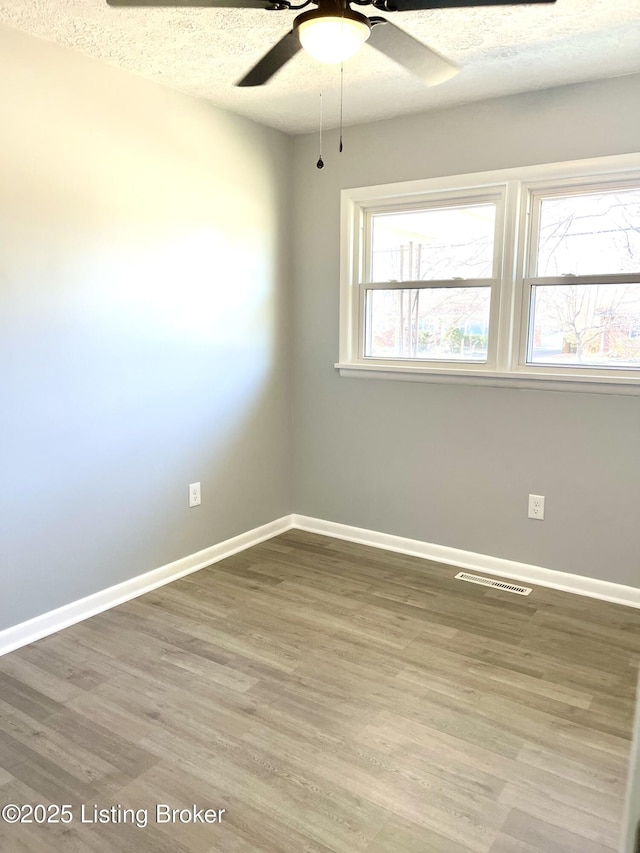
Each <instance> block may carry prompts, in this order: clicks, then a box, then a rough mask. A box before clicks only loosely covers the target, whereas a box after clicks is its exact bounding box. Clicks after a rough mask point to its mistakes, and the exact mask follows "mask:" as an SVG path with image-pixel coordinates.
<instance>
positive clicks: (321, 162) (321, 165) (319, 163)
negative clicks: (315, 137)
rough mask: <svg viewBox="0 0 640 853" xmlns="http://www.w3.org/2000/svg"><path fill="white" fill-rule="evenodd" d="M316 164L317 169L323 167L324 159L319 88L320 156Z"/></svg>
mask: <svg viewBox="0 0 640 853" xmlns="http://www.w3.org/2000/svg"><path fill="white" fill-rule="evenodd" d="M316 166H317V167H318V169H324V160H323V159H322V89H321V90H320V156H319V157H318V162H317V163H316Z"/></svg>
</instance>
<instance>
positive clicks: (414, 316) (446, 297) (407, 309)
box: [365, 287, 491, 361]
mask: <svg viewBox="0 0 640 853" xmlns="http://www.w3.org/2000/svg"><path fill="white" fill-rule="evenodd" d="M490 301H491V288H490V287H440V288H435V287H434V288H426V289H420V290H409V289H406V290H368V291H367V304H366V333H365V341H366V344H365V356H368V357H369V358H425V359H438V360H444V361H452V360H454V361H486V360H487V343H488V335H489V305H490Z"/></svg>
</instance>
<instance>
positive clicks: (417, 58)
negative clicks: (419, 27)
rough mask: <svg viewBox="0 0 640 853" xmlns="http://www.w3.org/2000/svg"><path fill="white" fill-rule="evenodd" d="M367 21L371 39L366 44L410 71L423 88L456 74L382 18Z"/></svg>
mask: <svg viewBox="0 0 640 853" xmlns="http://www.w3.org/2000/svg"><path fill="white" fill-rule="evenodd" d="M369 21H370V23H371V35H370V36H369V41H368V42H367V44H370V45H371V47H375V49H376V50H379V51H380V53H384V55H385V56H388V57H389V58H390V59H393V60H394V61H395V62H397V63H398V65H402V66H403V67H404V68H406V69H407V70H408V71H411V73H412V74H415V75H416V77H419V78H420V79H421V80H422V81H423V83H426V85H427V86H436V85H437V84H438V83H444V81H445V80H448V79H449V78H450V77H453V76H454V74H457V73H458V67H457V66H456V65H454V64H453V63H452V62H449V61H448V60H446V59H444V58H443V57H442V56H440V54H439V53H436V52H435V50H431V48H430V47H427V46H426V44H423V43H422V42H421V41H418V40H417V39H414V38H413V36H410V35H409V34H408V33H405V31H404V30H401V29H400V28H399V27H396V25H395V24H392V23H390V22H389V21H387V19H386V18H369Z"/></svg>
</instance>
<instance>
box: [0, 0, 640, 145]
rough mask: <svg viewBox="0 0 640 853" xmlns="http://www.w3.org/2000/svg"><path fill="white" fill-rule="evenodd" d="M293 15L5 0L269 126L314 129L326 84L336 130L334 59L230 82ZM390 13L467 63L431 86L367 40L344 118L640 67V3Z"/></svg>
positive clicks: (352, 67)
mask: <svg viewBox="0 0 640 853" xmlns="http://www.w3.org/2000/svg"><path fill="white" fill-rule="evenodd" d="M363 11H365V12H366V11H369V13H370V14H380V13H378V12H377V11H375V10H373V9H372V8H370V9H369V10H367V9H364V10H363ZM296 14H298V13H295V12H267V11H262V10H256V9H164V8H162V9H153V8H147V9H114V8H111V7H109V6H107V4H106V0H2V5H1V7H0V23H4V24H8V25H10V26H13V27H16V28H18V29H20V30H23V31H24V32H27V33H30V34H32V35H34V36H38V37H40V38H43V39H47V40H48V41H53V42H57V43H58V44H61V45H66V46H67V47H70V48H73V49H75V50H77V51H80V52H82V53H85V54H88V55H89V56H92V57H95V58H97V59H101V60H105V61H107V62H110V63H112V64H114V65H119V66H121V67H122V68H126V69H129V70H130V71H134V72H136V73H138V74H141V75H143V76H145V77H149V78H151V79H154V80H158V81H161V82H163V83H165V84H167V85H169V86H172V87H175V88H177V89H180V90H182V91H185V92H189V93H191V94H193V95H196V96H198V97H202V98H208V99H209V100H210V101H212V102H213V103H214V104H217V105H218V106H221V107H225V108H227V109H229V110H232V111H233V112H236V113H240V114H241V115H245V116H248V117H249V118H252V119H254V120H256V121H259V122H262V123H263V124H267V125H271V126H272V127H276V128H279V129H280V130H284V131H286V132H289V133H303V132H306V131H310V130H315V129H316V128H317V125H318V104H319V93H320V90H321V88H322V90H323V104H324V120H325V125H326V126H327V127H330V126H335V125H337V123H338V119H339V93H340V71H339V66H338V67H336V66H322V65H320V64H319V63H317V62H316V61H315V60H313V59H311V58H310V57H309V56H307V55H306V54H305V53H304V52H303V51H301V52H300V53H299V54H298V55H297V56H295V57H294V59H292V60H291V62H289V63H288V65H287V66H285V68H283V69H282V70H281V71H280V72H279V73H278V74H277V75H276V76H275V77H274V78H272V80H271V81H270V82H269V83H268V84H267V85H265V86H262V87H258V88H243V89H239V88H236V87H234V85H233V84H234V82H235V81H237V80H238V79H239V78H240V77H242V76H243V75H244V74H245V72H246V71H248V70H249V68H251V66H252V65H253V64H254V63H255V62H256V61H257V60H258V59H260V58H261V56H262V55H263V54H264V53H265V52H266V51H267V50H268V49H269V48H270V47H271V46H272V45H273V44H274V43H275V42H276V41H278V39H280V38H281V37H282V36H283V35H284V34H285V33H286V32H287V31H288V30H289V29H290V28H291V22H292V21H293V18H294V17H295V15H296ZM388 17H389V18H390V19H391V20H392V21H393V22H394V23H395V24H396V25H398V26H400V27H402V28H403V29H405V30H407V31H408V32H409V33H411V34H412V35H413V36H414V37H416V38H418V39H420V40H421V41H424V42H425V43H427V44H428V45H429V46H430V47H432V48H433V49H435V50H437V51H438V52H439V53H441V54H443V55H444V56H445V57H447V58H448V59H451V60H453V61H454V62H455V63H457V64H458V65H459V66H460V67H461V69H462V70H461V71H460V73H459V74H458V75H457V76H456V77H454V78H453V79H452V80H449V81H447V82H446V83H442V84H440V85H439V86H435V87H432V88H427V87H425V86H424V85H423V84H422V83H421V82H420V81H419V80H418V79H417V78H415V77H413V76H412V75H411V74H409V72H407V71H405V70H404V69H402V68H400V67H399V66H398V65H396V64H395V63H394V62H392V61H391V60H389V59H387V58H386V57H384V56H383V55H382V54H380V53H378V52H377V51H375V50H374V49H373V48H371V47H369V46H367V45H365V46H364V47H363V48H362V49H361V50H360V52H359V53H358V54H357V55H356V56H355V57H354V58H353V59H351V60H349V62H347V63H346V64H345V70H344V75H345V95H344V117H345V123H346V124H356V123H360V122H365V121H371V120H375V119H382V118H387V117H390V116H395V115H400V114H403V113H411V112H420V111H423V110H428V109H433V108H435V107H442V106H446V105H449V104H459V103H466V102H469V101H476V100H480V99H482V98H486V97H493V96H497V95H503V94H509V93H515V92H523V91H530V90H536V89H543V88H548V87H550V86H556V85H561V84H563V83H573V82H578V81H583V80H593V79H597V78H601V77H611V76H617V75H620V74H629V73H633V72H638V71H640V0H557V2H556V3H555V4H553V5H544V4H543V5H539V6H520V7H509V6H504V7H500V6H498V7H489V8H480V9H448V10H437V11H430V12H401V13H396V14H395V15H394V14H389V15H388ZM558 130H559V132H562V128H560V127H559V128H558Z"/></svg>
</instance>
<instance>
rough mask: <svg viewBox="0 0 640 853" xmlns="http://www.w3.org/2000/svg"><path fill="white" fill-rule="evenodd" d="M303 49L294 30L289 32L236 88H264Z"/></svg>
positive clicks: (239, 81)
mask: <svg viewBox="0 0 640 853" xmlns="http://www.w3.org/2000/svg"><path fill="white" fill-rule="evenodd" d="M301 48H302V45H301V44H300V39H299V38H298V36H297V33H295V32H294V31H293V30H291V31H290V32H288V33H287V34H286V36H285V37H284V38H281V39H280V41H279V42H278V43H277V44H275V45H274V46H273V47H272V48H271V50H270V51H269V52H268V53H265V55H264V56H263V57H262V59H261V60H260V62H258V63H257V64H256V65H254V66H253V68H252V69H251V71H249V73H248V74H245V76H244V77H243V78H242V80H238V82H237V83H236V86H262V84H263V83H266V82H267V80H270V79H271V77H273V75H274V74H275V73H276V71H279V70H280V69H281V68H282V66H283V65H285V64H286V63H287V62H288V61H289V60H290V59H292V58H293V57H294V56H295V55H296V53H297V52H298V51H299V50H300V49H301Z"/></svg>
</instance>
